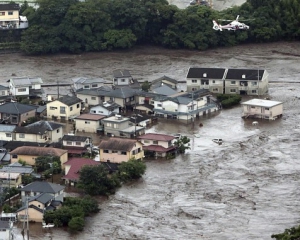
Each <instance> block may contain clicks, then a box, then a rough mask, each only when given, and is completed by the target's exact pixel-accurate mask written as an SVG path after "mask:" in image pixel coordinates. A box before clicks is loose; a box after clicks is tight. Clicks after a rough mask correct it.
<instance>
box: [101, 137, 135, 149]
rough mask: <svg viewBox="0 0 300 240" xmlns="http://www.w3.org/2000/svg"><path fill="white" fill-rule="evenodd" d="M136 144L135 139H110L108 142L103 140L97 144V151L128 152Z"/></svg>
mask: <svg viewBox="0 0 300 240" xmlns="http://www.w3.org/2000/svg"><path fill="white" fill-rule="evenodd" d="M136 143H137V140H135V139H125V138H115V137H113V138H110V139H108V140H103V141H101V143H100V144H99V149H111V150H117V151H124V152H127V151H130V150H131V149H132V148H133V147H134V145H135V144H136Z"/></svg>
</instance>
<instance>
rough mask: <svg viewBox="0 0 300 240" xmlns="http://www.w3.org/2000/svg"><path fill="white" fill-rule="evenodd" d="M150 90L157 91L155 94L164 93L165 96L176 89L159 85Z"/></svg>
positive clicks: (173, 92)
mask: <svg viewBox="0 0 300 240" xmlns="http://www.w3.org/2000/svg"><path fill="white" fill-rule="evenodd" d="M152 92H154V93H157V94H161V95H165V96H170V95H172V94H175V93H177V91H175V90H173V89H172V88H170V87H168V86H166V85H162V86H160V87H157V88H155V89H152Z"/></svg>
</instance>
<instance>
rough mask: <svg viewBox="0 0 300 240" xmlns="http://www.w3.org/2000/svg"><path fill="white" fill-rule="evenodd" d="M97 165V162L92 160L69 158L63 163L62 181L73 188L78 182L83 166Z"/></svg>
mask: <svg viewBox="0 0 300 240" xmlns="http://www.w3.org/2000/svg"><path fill="white" fill-rule="evenodd" d="M99 164H100V163H99V162H96V161H94V160H92V159H87V158H71V159H69V161H67V162H66V163H65V176H63V177H62V179H63V180H65V184H70V185H71V186H74V185H75V184H76V183H77V181H78V180H79V176H80V175H79V172H80V169H81V168H82V167H83V166H94V165H99Z"/></svg>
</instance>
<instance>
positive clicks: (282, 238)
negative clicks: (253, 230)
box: [271, 226, 300, 240]
mask: <svg viewBox="0 0 300 240" xmlns="http://www.w3.org/2000/svg"><path fill="white" fill-rule="evenodd" d="M271 238H275V239H276V240H297V239H299V238H300V226H298V227H292V228H290V229H285V230H284V232H283V233H279V234H273V235H272V236H271Z"/></svg>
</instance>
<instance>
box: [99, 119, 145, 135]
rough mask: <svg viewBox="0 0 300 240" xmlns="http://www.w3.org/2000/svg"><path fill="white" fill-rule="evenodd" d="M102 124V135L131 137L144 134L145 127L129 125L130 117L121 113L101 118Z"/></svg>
mask: <svg viewBox="0 0 300 240" xmlns="http://www.w3.org/2000/svg"><path fill="white" fill-rule="evenodd" d="M102 123H103V125H104V135H107V136H109V137H111V136H118V137H128V138H133V137H135V136H139V135H142V134H144V132H145V128H144V127H141V126H131V122H130V118H128V117H123V116H121V115H115V116H112V117H108V118H104V119H102Z"/></svg>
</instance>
